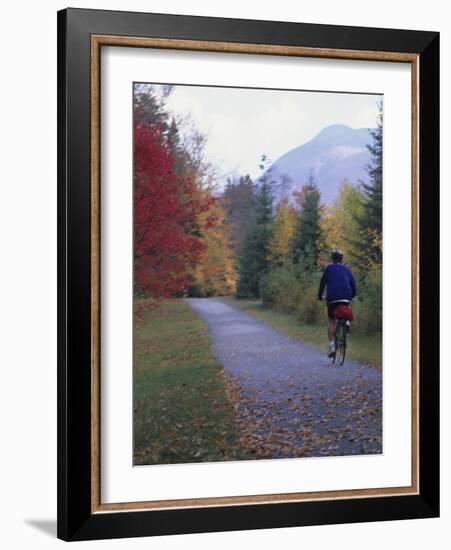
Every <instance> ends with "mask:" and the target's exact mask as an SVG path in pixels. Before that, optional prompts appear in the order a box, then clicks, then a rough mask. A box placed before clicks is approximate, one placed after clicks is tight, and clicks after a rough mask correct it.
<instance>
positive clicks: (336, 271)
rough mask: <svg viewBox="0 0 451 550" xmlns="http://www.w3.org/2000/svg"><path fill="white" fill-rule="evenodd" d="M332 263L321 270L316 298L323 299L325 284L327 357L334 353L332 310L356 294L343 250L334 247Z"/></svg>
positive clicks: (334, 329) (352, 276)
mask: <svg viewBox="0 0 451 550" xmlns="http://www.w3.org/2000/svg"><path fill="white" fill-rule="evenodd" d="M331 257H332V263H331V264H329V265H328V266H327V267H326V269H325V270H324V272H323V276H322V277H321V281H320V283H319V289H318V300H322V299H323V292H324V288H325V287H326V286H327V316H328V327H327V334H328V337H329V354H328V356H329V357H333V356H334V354H335V351H336V350H335V333H336V329H337V327H336V323H335V316H334V310H335V309H336V308H337V307H338V306H339V305H340V304H343V303H346V304H348V303H349V302H350V301H351V300H352V299H353V298H354V296H355V294H356V286H355V279H354V275H353V274H352V271H351V270H350V269H349V267H348V266H347V265H344V264H343V252H342V251H341V250H339V249H336V250H334V251H333V252H332V255H331Z"/></svg>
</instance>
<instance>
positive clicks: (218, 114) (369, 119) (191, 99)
mask: <svg viewBox="0 0 451 550" xmlns="http://www.w3.org/2000/svg"><path fill="white" fill-rule="evenodd" d="M379 99H380V96H377V95H363V94H345V93H325V92H302V91H285V90H261V89H258V90H254V89H246V88H219V87H208V86H180V85H178V86H175V87H174V89H173V92H172V94H171V95H170V97H169V99H168V102H167V106H168V108H169V110H170V111H172V112H174V113H176V114H179V115H183V116H184V115H187V114H190V115H191V117H192V120H193V122H194V124H195V126H196V127H197V128H198V129H199V130H200V131H201V132H202V133H205V134H207V135H208V140H207V148H206V154H207V158H208V160H210V161H211V162H213V163H214V164H216V165H217V166H218V168H219V170H220V172H222V173H223V174H225V173H228V172H234V171H236V172H237V173H239V174H246V173H249V174H250V175H251V177H253V178H256V177H258V176H259V175H260V174H261V172H260V170H259V168H258V165H259V161H260V158H261V155H262V154H266V155H267V156H268V157H269V158H270V160H271V161H275V160H277V159H278V158H279V157H280V156H282V155H283V154H285V153H286V152H288V151H290V150H291V149H293V148H294V147H297V146H299V145H302V144H303V143H305V142H307V141H309V140H310V139H312V138H313V137H315V135H316V134H317V133H318V132H319V131H321V130H322V129H323V128H325V127H326V126H329V125H331V124H346V125H347V126H350V127H351V128H372V127H374V126H375V125H376V117H377V103H378V101H379Z"/></svg>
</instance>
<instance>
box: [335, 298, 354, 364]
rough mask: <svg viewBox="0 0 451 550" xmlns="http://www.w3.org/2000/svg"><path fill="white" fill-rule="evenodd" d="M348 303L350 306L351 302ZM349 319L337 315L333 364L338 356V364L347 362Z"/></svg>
mask: <svg viewBox="0 0 451 550" xmlns="http://www.w3.org/2000/svg"><path fill="white" fill-rule="evenodd" d="M346 305H348V306H350V305H351V303H350V302H349V303H347V304H346ZM348 323H349V320H348V319H345V318H344V317H336V330H335V353H334V354H333V356H332V357H331V362H332V364H334V363H335V361H336V360H337V358H338V364H339V365H340V366H341V365H343V363H344V362H345V357H346V347H347V344H346V340H347V335H348V328H349V325H348Z"/></svg>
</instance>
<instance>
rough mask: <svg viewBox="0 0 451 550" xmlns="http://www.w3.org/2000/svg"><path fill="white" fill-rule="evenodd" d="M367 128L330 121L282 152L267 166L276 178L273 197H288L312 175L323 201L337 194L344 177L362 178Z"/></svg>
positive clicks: (366, 162) (367, 156) (350, 178)
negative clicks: (290, 148)
mask: <svg viewBox="0 0 451 550" xmlns="http://www.w3.org/2000/svg"><path fill="white" fill-rule="evenodd" d="M369 130H370V129H369V128H356V129H354V128H350V127H349V126H346V125H345V124H332V125H330V126H326V127H325V128H323V129H322V130H321V131H320V132H318V134H316V136H315V137H314V138H313V139H311V140H310V141H308V142H307V143H304V144H303V145H299V146H298V147H295V148H294V149H292V150H291V151H288V152H287V153H285V154H284V155H283V156H281V157H280V158H279V159H278V160H276V161H275V162H274V163H273V164H272V165H271V167H270V170H271V173H272V177H273V178H275V180H276V181H275V188H276V195H277V196H276V200H282V198H283V197H288V198H289V199H291V198H292V193H293V191H296V190H298V189H299V187H300V186H301V185H302V184H303V183H305V181H307V179H308V177H309V175H313V176H314V178H315V180H316V183H317V185H318V189H319V190H320V192H321V199H322V201H323V202H325V203H326V204H331V203H332V202H333V201H334V200H335V199H336V198H337V196H338V189H339V186H340V184H341V182H342V181H343V180H344V179H347V180H348V181H349V182H350V183H353V184H357V183H358V182H359V181H360V180H365V179H366V177H367V173H366V166H367V164H368V162H369V161H370V157H369V152H368V150H367V147H366V145H367V144H368V143H370V142H371V135H370V133H369Z"/></svg>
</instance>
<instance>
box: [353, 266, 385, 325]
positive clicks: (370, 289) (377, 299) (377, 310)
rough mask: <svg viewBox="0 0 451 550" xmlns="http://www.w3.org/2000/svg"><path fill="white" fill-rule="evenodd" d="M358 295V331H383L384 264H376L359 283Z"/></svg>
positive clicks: (355, 309) (356, 305)
mask: <svg viewBox="0 0 451 550" xmlns="http://www.w3.org/2000/svg"><path fill="white" fill-rule="evenodd" d="M357 290H358V296H357V298H356V300H355V301H354V304H353V308H354V311H355V319H356V322H355V325H354V328H355V330H356V332H358V333H361V334H375V333H381V332H382V266H381V265H375V266H374V267H372V268H371V270H370V271H368V272H367V273H366V274H365V276H364V277H363V278H362V279H361V280H360V281H358V283H357Z"/></svg>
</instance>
